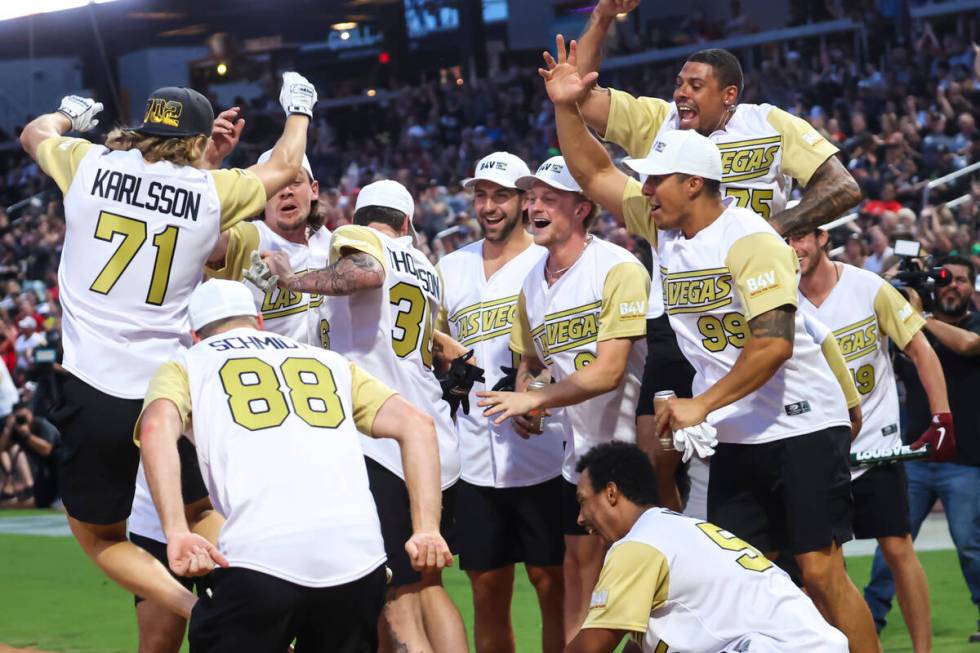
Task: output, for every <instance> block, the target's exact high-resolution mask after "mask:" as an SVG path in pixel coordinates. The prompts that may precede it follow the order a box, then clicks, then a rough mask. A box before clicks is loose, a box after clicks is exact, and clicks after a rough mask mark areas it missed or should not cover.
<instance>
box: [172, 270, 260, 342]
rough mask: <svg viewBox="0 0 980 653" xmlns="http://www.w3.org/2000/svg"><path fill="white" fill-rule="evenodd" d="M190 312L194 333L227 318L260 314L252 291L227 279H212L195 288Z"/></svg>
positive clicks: (238, 282)
mask: <svg viewBox="0 0 980 653" xmlns="http://www.w3.org/2000/svg"><path fill="white" fill-rule="evenodd" d="M188 312H189V313H190V318H191V329H193V330H194V331H200V330H201V327H204V326H206V325H208V324H211V323H212V322H217V321H218V320H223V319H225V318H227V317H237V316H242V315H245V316H255V315H258V313H259V311H258V309H257V308H255V300H254V299H252V291H251V290H249V289H248V288H247V287H246V286H245V284H244V283H242V282H240V281H228V280H227V279H211V280H210V281H206V282H204V283H202V284H201V285H199V286H198V287H197V288H195V289H194V292H192V293H191V301H190V306H189V308H188Z"/></svg>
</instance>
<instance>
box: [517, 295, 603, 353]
mask: <svg viewBox="0 0 980 653" xmlns="http://www.w3.org/2000/svg"><path fill="white" fill-rule="evenodd" d="M601 307H602V302H601V301H597V302H591V303H589V304H586V305H584V306H577V307H575V308H571V309H568V310H566V311H560V312H557V313H551V314H549V315H546V316H545V322H544V324H541V325H538V326H537V327H535V328H534V329H532V330H531V337H532V338H533V339H534V342H535V344H536V345H537V348H538V349H539V350H540V351H541V352H542V353H543V354H544V357H545V361H544V362H549V361H550V359H551V357H552V356H553V355H555V354H559V353H561V352H563V351H568V350H570V349H580V348H582V347H584V346H585V345H589V344H591V343H594V342H595V341H596V339H597V338H598V336H599V311H600V309H601Z"/></svg>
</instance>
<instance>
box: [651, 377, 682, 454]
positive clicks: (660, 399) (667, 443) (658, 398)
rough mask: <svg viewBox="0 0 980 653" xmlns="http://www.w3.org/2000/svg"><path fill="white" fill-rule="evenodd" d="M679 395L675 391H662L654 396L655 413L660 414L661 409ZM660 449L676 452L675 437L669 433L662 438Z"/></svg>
mask: <svg viewBox="0 0 980 653" xmlns="http://www.w3.org/2000/svg"><path fill="white" fill-rule="evenodd" d="M676 396H677V395H676V394H674V391H673V390H661V391H660V392H658V393H656V394H654V395H653V412H654V414H657V413H659V412H660V410H661V408H662V407H664V406H666V405H667V401H668V400H669V399H671V398H673V397H676ZM660 447H661V448H662V449H664V450H665V451H673V450H674V437H673V433H669V434H668V435H667V436H666V437H662V438H660Z"/></svg>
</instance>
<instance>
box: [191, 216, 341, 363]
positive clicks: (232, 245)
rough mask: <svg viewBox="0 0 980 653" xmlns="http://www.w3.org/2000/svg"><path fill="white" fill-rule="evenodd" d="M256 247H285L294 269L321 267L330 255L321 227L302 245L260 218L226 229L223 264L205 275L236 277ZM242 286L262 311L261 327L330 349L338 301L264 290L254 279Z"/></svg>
mask: <svg viewBox="0 0 980 653" xmlns="http://www.w3.org/2000/svg"><path fill="white" fill-rule="evenodd" d="M255 251H271V252H276V251H284V252H286V254H287V255H288V256H289V265H290V267H291V268H292V269H293V271H294V272H296V273H297V274H298V273H301V272H306V271H307V270H320V269H322V268H324V267H326V265H327V260H328V258H329V255H330V230H329V229H327V228H326V227H320V228H319V229H317V230H316V231H315V232H313V233H312V234H311V235H310V237H309V240H308V242H307V243H306V244H303V243H294V242H292V241H290V240H286V239H285V238H283V237H282V236H280V235H279V234H277V233H276V232H274V231H273V230H272V229H270V228H269V227H268V225H266V224H265V222H263V221H261V220H255V221H251V222H240V223H238V224H237V225H235V226H234V227H232V228H231V229H230V230H229V232H228V249H227V251H226V253H225V263H224V267H222V268H221V269H218V270H210V269H209V270H208V272H207V274H208V276H211V277H215V278H219V279H232V280H234V281H241V280H242V272H243V271H244V270H245V269H247V268H248V267H249V266H250V265H251V256H252V252H255ZM246 285H247V286H248V287H249V289H250V290H251V291H252V295H253V296H254V297H255V306H256V307H257V308H258V309H259V311H260V312H261V313H262V317H263V319H264V320H265V327H264V328H265V330H266V331H271V332H273V333H278V334H279V335H283V336H289V337H290V338H294V339H295V340H299V341H300V342H303V343H307V344H310V345H318V346H320V347H323V348H324V349H330V323H331V322H332V320H333V313H334V309H335V308H336V309H337V310H340V308H341V307H342V306H343V302H342V301H341V300H339V299H337V298H334V297H324V296H323V295H316V294H312V293H304V292H296V291H286V290H283V289H282V288H271V289H269V290H265V291H263V290H261V289H259V288H258V287H257V286H255V285H253V284H246Z"/></svg>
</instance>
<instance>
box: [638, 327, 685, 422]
mask: <svg viewBox="0 0 980 653" xmlns="http://www.w3.org/2000/svg"><path fill="white" fill-rule="evenodd" d="M693 381H694V368H693V367H691V364H690V363H688V362H687V359H686V358H684V354H682V353H681V350H680V347H678V346H677V336H676V335H674V330H673V329H671V328H670V322H669V321H668V320H667V316H666V315H661V316H660V317H655V318H653V319H651V320H647V359H646V362H645V363H644V366H643V381H642V382H641V384H640V399H639V401H637V403H636V415H637V417H639V416H641V415H653V395H655V394H656V393H658V392H660V391H661V390H673V391H674V394H676V395H677V396H678V397H690V396H691V383H693Z"/></svg>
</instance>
